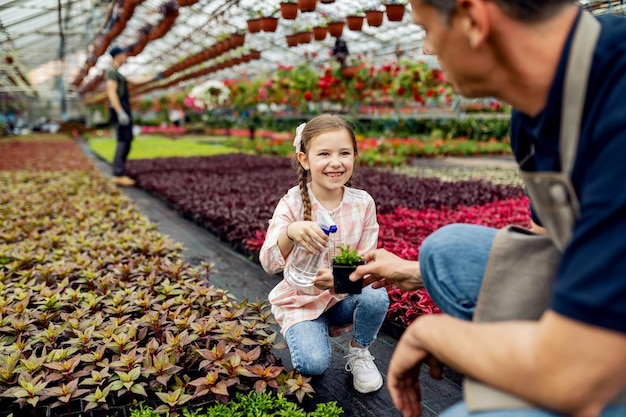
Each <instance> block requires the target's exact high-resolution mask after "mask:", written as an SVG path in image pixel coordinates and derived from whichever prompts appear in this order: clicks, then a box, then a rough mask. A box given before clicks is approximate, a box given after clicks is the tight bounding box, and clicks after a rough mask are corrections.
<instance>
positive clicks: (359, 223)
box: [259, 186, 378, 335]
mask: <svg viewBox="0 0 626 417" xmlns="http://www.w3.org/2000/svg"><path fill="white" fill-rule="evenodd" d="M309 196H310V198H311V208H312V212H316V211H319V210H324V211H326V212H327V213H328V214H330V216H331V217H332V218H333V219H334V220H335V223H336V224H337V233H331V234H330V236H329V238H330V239H329V245H328V248H329V250H328V252H327V255H326V256H325V258H324V261H323V263H324V266H325V267H326V268H330V267H331V266H330V260H331V259H332V258H333V257H334V253H335V248H337V247H338V246H339V245H343V244H348V245H349V246H350V248H351V249H356V250H357V252H358V253H359V254H360V255H363V254H365V253H366V252H369V251H372V250H374V249H376V246H377V244H378V222H377V220H376V204H375V203H374V199H373V198H372V196H370V195H369V194H368V193H367V192H365V191H363V190H358V189H355V188H350V187H344V193H343V199H342V201H341V203H340V204H339V206H338V207H337V208H336V209H334V210H331V211H328V210H326V209H325V208H324V207H323V206H322V205H321V204H320V203H319V202H318V201H317V199H315V196H314V195H313V193H311V191H310V188H309ZM303 213H304V210H303V208H302V199H301V198H300V190H299V188H298V186H295V187H293V188H291V189H290V190H289V191H288V192H287V194H286V195H285V196H283V198H282V199H281V200H280V201H279V202H278V205H277V206H276V210H274V215H273V217H272V218H271V220H270V221H269V227H268V229H267V234H266V236H265V242H264V243H263V247H262V248H261V252H260V254H259V259H260V261H261V265H262V266H263V269H265V271H267V272H268V273H270V274H276V273H279V272H282V271H283V270H285V269H286V267H287V265H288V262H289V261H290V255H291V253H290V255H287V258H286V259H285V258H284V257H283V255H282V254H281V252H280V248H279V247H278V236H279V235H280V234H281V233H282V232H283V230H285V229H286V228H287V226H288V225H289V224H291V223H293V222H296V221H300V220H302V218H303V216H304V214H303ZM345 297H346V296H345V295H332V294H331V293H330V291H328V290H320V289H318V288H317V287H315V286H310V287H301V286H298V285H296V284H294V283H292V282H290V281H288V280H287V279H283V280H282V281H281V282H280V283H278V285H276V287H274V289H272V291H271V292H270V294H269V296H268V299H269V302H270V303H271V305H272V313H273V314H274V317H275V318H276V321H277V322H278V324H279V325H280V327H281V333H283V335H284V334H285V332H286V331H287V329H288V328H289V327H291V326H292V325H294V324H296V323H299V322H301V321H306V320H314V319H316V318H318V317H319V316H320V315H321V314H322V313H324V311H326V310H327V309H328V308H330V307H332V306H333V305H334V304H335V303H336V302H337V301H339V300H342V299H343V298H345Z"/></svg>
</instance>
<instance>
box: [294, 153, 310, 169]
mask: <svg viewBox="0 0 626 417" xmlns="http://www.w3.org/2000/svg"><path fill="white" fill-rule="evenodd" d="M296 157H297V158H298V162H300V165H302V167H303V168H304V169H306V170H307V171H308V170H309V159H308V158H307V157H306V154H305V153H304V152H298V155H296Z"/></svg>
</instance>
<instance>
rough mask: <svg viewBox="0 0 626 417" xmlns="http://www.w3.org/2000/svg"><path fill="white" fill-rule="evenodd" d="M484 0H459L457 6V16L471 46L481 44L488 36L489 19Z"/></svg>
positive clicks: (476, 46) (475, 46) (474, 46)
mask: <svg viewBox="0 0 626 417" xmlns="http://www.w3.org/2000/svg"><path fill="white" fill-rule="evenodd" d="M486 3H487V1H486V0H461V1H459V4H458V8H457V18H460V19H461V28H462V30H463V31H464V32H465V34H466V36H467V39H468V40H469V43H470V46H471V47H472V48H478V47H479V46H481V45H482V44H483V43H484V42H485V40H486V39H487V37H488V36H489V31H490V29H491V27H490V21H489V11H488V7H487V5H486Z"/></svg>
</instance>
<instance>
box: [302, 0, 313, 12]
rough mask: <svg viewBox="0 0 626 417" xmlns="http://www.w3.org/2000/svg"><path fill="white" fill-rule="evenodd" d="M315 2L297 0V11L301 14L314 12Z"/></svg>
mask: <svg viewBox="0 0 626 417" xmlns="http://www.w3.org/2000/svg"><path fill="white" fill-rule="evenodd" d="M316 6H317V0H298V9H300V11H301V12H314V11H315V7H316Z"/></svg>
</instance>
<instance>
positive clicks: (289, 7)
mask: <svg viewBox="0 0 626 417" xmlns="http://www.w3.org/2000/svg"><path fill="white" fill-rule="evenodd" d="M280 15H281V16H282V17H283V19H287V20H293V19H295V18H296V17H297V16H298V3H280Z"/></svg>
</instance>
